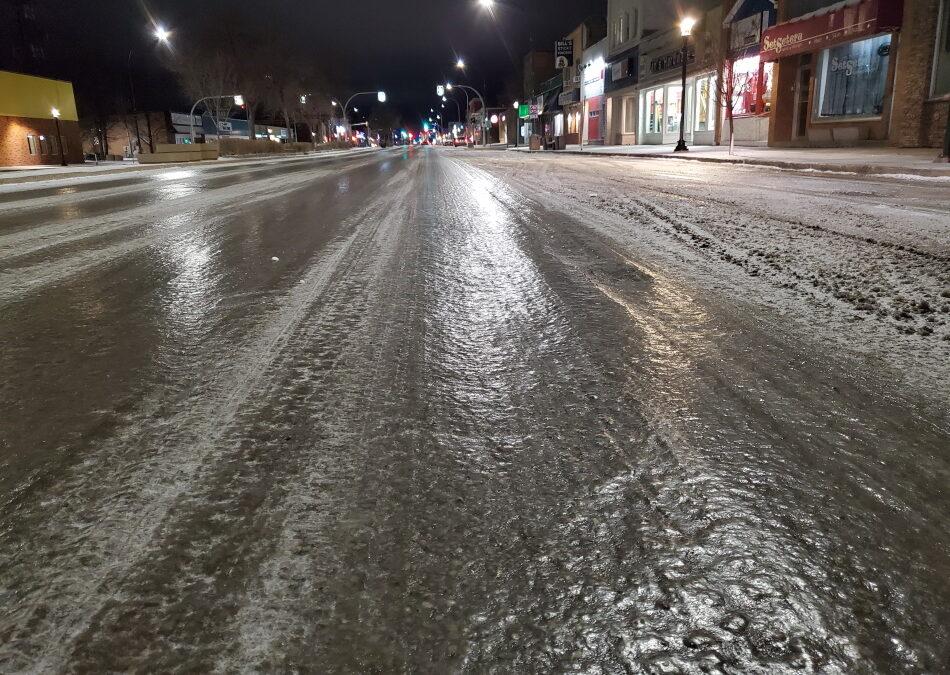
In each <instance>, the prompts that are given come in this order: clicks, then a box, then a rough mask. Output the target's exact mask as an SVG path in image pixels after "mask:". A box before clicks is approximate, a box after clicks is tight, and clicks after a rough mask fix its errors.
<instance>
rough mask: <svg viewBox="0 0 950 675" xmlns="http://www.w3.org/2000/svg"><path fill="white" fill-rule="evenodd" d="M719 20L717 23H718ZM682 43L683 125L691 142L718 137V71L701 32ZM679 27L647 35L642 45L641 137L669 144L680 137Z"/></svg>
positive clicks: (703, 142) (706, 142)
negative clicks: (684, 116) (684, 86)
mask: <svg viewBox="0 0 950 675" xmlns="http://www.w3.org/2000/svg"><path fill="white" fill-rule="evenodd" d="M717 25H718V24H717ZM697 37H698V39H696V40H690V42H689V45H688V46H687V49H686V72H687V77H686V118H685V119H686V128H685V130H684V134H683V136H684V138H685V139H686V142H687V143H688V144H690V145H694V144H695V145H712V144H713V143H715V141H716V118H717V114H716V100H717V92H716V71H715V59H713V58H710V57H711V55H712V51H711V50H710V49H709V46H708V45H706V44H704V40H705V38H704V36H703V34H702V33H700V35H698V36H697ZM682 40H683V39H682V37H680V34H679V32H678V31H667V32H665V33H663V34H660V35H656V36H651V37H650V38H648V39H647V40H645V41H644V42H642V43H641V45H640V81H639V87H640V95H639V96H640V105H639V113H640V123H639V131H640V143H643V144H646V145H667V144H672V143H676V142H677V141H678V140H679V137H680V111H681V108H682V103H683V79H682V68H683V41H682Z"/></svg>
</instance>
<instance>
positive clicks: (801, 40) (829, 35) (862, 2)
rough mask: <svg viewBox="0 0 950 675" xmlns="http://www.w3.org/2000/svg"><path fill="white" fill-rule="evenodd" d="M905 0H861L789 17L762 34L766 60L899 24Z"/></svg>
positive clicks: (875, 32) (846, 40) (810, 50)
mask: <svg viewBox="0 0 950 675" xmlns="http://www.w3.org/2000/svg"><path fill="white" fill-rule="evenodd" d="M903 11H904V3H903V0H858V2H852V3H850V4H848V5H845V6H844V7H839V8H838V9H836V10H833V11H830V12H824V13H821V14H817V15H815V16H808V17H807V18H804V19H798V20H792V21H786V22H785V23H780V24H778V25H777V26H773V27H772V28H769V29H768V30H766V31H765V33H764V35H763V36H762V51H761V52H760V53H759V56H760V57H761V58H762V60H763V61H777V60H778V59H780V58H782V57H785V56H793V55H795V54H804V53H807V52H813V51H816V50H818V49H823V48H825V47H827V46H829V45H833V44H839V43H841V42H851V41H853V40H858V39H860V38H862V37H867V36H871V35H876V34H878V33H884V32H887V31H890V30H894V29H896V28H900V26H901V22H902V20H903Z"/></svg>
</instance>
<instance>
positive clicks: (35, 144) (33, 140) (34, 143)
mask: <svg viewBox="0 0 950 675" xmlns="http://www.w3.org/2000/svg"><path fill="white" fill-rule="evenodd" d="M26 144H27V145H28V146H29V148H30V154H31V155H38V154H40V139H39V138H37V137H36V136H34V135H33V134H30V135H29V136H27V137H26Z"/></svg>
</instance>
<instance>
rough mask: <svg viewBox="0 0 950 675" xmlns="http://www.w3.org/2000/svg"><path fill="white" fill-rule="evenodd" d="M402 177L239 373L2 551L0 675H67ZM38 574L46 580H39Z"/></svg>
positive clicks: (126, 448)
mask: <svg viewBox="0 0 950 675" xmlns="http://www.w3.org/2000/svg"><path fill="white" fill-rule="evenodd" d="M397 180H398V175H397V176H394V177H393V178H392V179H390V181H389V184H388V185H386V186H383V189H381V190H380V191H379V193H378V194H377V196H376V198H375V199H373V200H372V201H371V202H370V203H368V204H367V206H366V207H365V208H363V209H362V210H361V211H360V212H359V213H357V214H355V215H354V216H353V217H351V218H350V219H348V220H347V221H346V223H344V231H345V229H346V228H347V227H349V228H350V229H351V230H352V232H351V233H350V234H349V235H346V236H345V237H342V238H341V239H340V240H338V242H336V243H335V244H334V245H333V246H332V249H331V250H329V251H328V252H327V253H326V254H325V255H324V256H322V257H321V259H320V260H318V261H317V262H315V263H314V265H313V266H312V267H311V268H310V270H309V271H308V272H307V273H306V274H305V275H304V277H303V278H302V279H301V280H300V282H299V283H298V284H297V285H296V286H295V287H294V288H293V289H292V290H291V291H290V292H289V293H288V296H287V298H286V300H285V302H284V303H283V305H282V306H281V307H280V309H279V310H278V311H277V312H276V313H275V314H274V315H272V316H270V317H268V318H266V319H264V320H263V321H262V324H261V325H262V330H261V331H260V332H259V333H258V334H257V335H255V336H254V337H253V338H252V339H251V340H249V341H247V342H246V343H245V344H244V346H243V347H241V348H238V349H235V350H231V353H230V354H229V360H230V362H231V363H234V364H236V365H235V366H234V367H232V368H225V369H223V370H221V369H220V365H221V364H220V363H218V364H217V366H218V368H217V369H209V372H214V373H215V376H214V378H213V382H212V384H211V385H210V386H209V388H208V390H209V391H210V392H212V393H211V394H210V395H208V396H207V397H206V398H205V400H203V401H201V402H200V404H198V405H195V406H194V407H187V406H191V405H192V404H193V403H194V402H193V401H188V400H186V401H178V402H177V403H171V402H166V404H165V405H168V404H169V403H171V405H177V406H180V407H185V409H180V410H179V411H177V412H174V413H173V414H171V415H170V416H168V415H162V414H161V413H158V414H152V415H149V416H148V417H146V418H144V419H142V420H141V425H140V426H136V425H134V424H130V425H129V426H128V427H127V428H126V429H125V430H124V431H123V432H122V433H121V434H120V435H119V436H118V437H117V438H115V439H114V440H113V441H112V442H111V443H109V444H108V445H107V446H106V447H104V448H103V450H102V452H100V453H99V454H98V455H97V456H96V457H95V458H90V460H88V461H86V462H85V463H83V464H82V465H80V466H79V467H78V468H77V469H76V473H75V475H73V476H72V477H71V478H68V479H66V480H65V481H64V484H65V485H64V487H63V488H62V490H61V492H60V494H58V495H57V496H56V497H54V498H52V499H49V500H48V501H47V502H46V503H45V504H44V505H43V506H44V508H46V509H48V510H49V512H48V513H47V514H45V515H42V516H41V517H37V527H36V528H35V529H34V530H33V531H32V532H31V533H30V535H31V536H30V540H29V541H28V542H9V545H4V546H3V547H2V549H0V569H2V570H5V572H4V573H3V576H2V577H0V580H2V581H0V587H7V588H11V587H14V588H17V605H16V607H15V609H14V610H13V611H12V612H10V613H9V614H7V615H6V616H4V617H3V618H2V619H0V635H4V636H7V637H6V638H5V642H6V643H7V644H8V645H12V644H16V645H18V648H17V651H18V652H19V654H18V653H10V651H9V647H8V648H7V650H6V651H4V652H0V669H3V670H7V671H16V670H24V669H30V670H39V671H47V672H48V671H58V670H62V668H63V667H64V666H65V664H66V663H67V661H68V652H69V649H70V648H71V646H70V645H71V639H72V638H73V637H74V636H78V635H80V634H81V633H82V632H83V631H84V630H85V629H86V628H87V627H88V625H89V622H90V620H91V619H92V618H93V617H94V615H95V614H96V613H97V611H98V610H99V608H100V607H101V605H102V603H103V602H107V601H108V600H109V598H110V597H111V594H112V591H111V589H112V588H113V587H114V585H115V584H116V583H117V582H119V581H121V579H123V578H124V576H125V575H126V574H127V573H128V571H129V570H130V569H131V568H132V567H133V566H134V565H136V564H142V563H144V564H147V561H143V560H142V555H143V554H144V553H145V552H146V551H147V548H148V544H149V543H150V542H151V540H152V537H153V535H154V533H155V532H156V528H157V527H158V526H159V525H160V524H161V523H162V522H163V520H164V519H165V518H166V516H167V514H168V513H169V510H170V509H171V508H172V506H173V504H174V503H175V502H176V501H177V500H178V499H179V498H181V497H182V496H184V495H185V494H187V493H188V491H189V490H190V489H191V488H192V486H193V485H194V484H195V482H196V481H197V480H198V479H199V478H200V476H201V475H202V474H203V473H204V472H205V471H207V470H208V467H209V466H213V464H214V463H215V462H217V461H220V460H221V459H222V457H223V454H222V451H221V450H220V448H219V441H220V440H221V439H222V438H223V435H224V433H225V431H226V430H227V429H228V427H229V425H231V424H232V423H233V422H234V421H235V419H236V417H237V415H238V413H239V411H240V408H241V406H242V405H243V404H244V402H245V401H246V400H247V398H248V397H249V396H250V395H251V394H252V393H253V392H254V391H255V390H256V389H257V388H258V387H259V386H260V384H261V382H262V380H263V378H264V377H265V375H266V374H267V371H268V369H269V368H270V367H271V366H272V364H273V363H274V361H275V359H277V358H278V356H279V355H280V353H281V352H282V351H283V350H284V349H285V347H286V345H287V343H288V341H289V340H290V339H291V337H292V335H293V334H294V332H295V331H296V330H297V329H298V327H299V326H300V325H301V323H302V322H303V321H304V320H305V319H306V317H307V316H308V314H309V313H310V312H311V311H312V308H313V306H314V305H315V304H316V303H318V302H319V301H320V299H321V297H322V296H323V295H324V293H325V292H326V289H327V288H328V285H329V283H330V282H331V280H332V279H333V278H334V276H335V274H336V273H337V270H338V269H339V268H340V266H341V264H343V262H344V261H345V260H346V259H347V258H348V256H350V255H351V254H352V251H353V249H354V246H355V245H356V244H357V243H358V242H359V241H361V239H364V238H365V236H366V234H365V228H366V223H368V222H372V221H373V220H374V219H380V218H382V217H383V215H384V214H385V213H387V212H389V211H392V210H393V204H397V203H398V199H399V197H400V196H401V195H403V194H404V193H405V187H404V186H403V188H402V189H399V186H396V185H395V183H396V181H397ZM387 188H388V189H387ZM161 408H162V407H161V406H160V409H161ZM143 427H144V428H143ZM176 434H177V436H178V437H176V436H175V435H176ZM143 446H144V447H148V448H150V449H152V450H153V451H154V452H155V453H158V454H157V456H152V457H150V458H141V459H140V460H139V461H137V462H136V463H134V464H131V465H130V464H129V463H128V458H129V456H130V453H132V452H133V451H138V450H140V449H141V448H142V447H143ZM133 491H134V492H133ZM64 535H66V536H64ZM64 556H68V560H63V557H64ZM64 562H65V565H64ZM38 572H42V573H43V577H42V578H36V577H35V576H34V575H36V574H37V573H38ZM50 577H52V582H51V579H50Z"/></svg>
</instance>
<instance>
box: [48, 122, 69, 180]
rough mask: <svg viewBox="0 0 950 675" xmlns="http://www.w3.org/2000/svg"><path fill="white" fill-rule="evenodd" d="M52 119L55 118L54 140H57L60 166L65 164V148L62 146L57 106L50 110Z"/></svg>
mask: <svg viewBox="0 0 950 675" xmlns="http://www.w3.org/2000/svg"><path fill="white" fill-rule="evenodd" d="M49 112H50V114H51V115H52V116H53V119H54V120H56V140H57V141H59V161H60V164H61V165H62V166H66V150H65V148H63V132H62V130H60V128H59V108H53V109H51V110H50V111H49Z"/></svg>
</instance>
